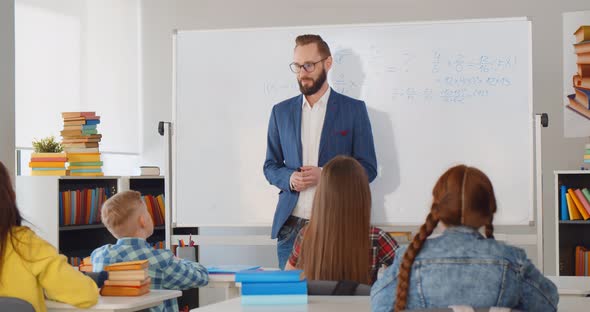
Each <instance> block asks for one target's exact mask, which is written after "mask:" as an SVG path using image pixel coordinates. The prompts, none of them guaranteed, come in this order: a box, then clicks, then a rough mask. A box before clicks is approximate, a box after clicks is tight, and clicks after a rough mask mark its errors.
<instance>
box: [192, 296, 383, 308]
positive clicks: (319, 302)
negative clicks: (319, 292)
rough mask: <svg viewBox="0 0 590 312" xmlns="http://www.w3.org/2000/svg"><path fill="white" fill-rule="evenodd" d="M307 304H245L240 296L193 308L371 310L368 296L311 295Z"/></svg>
mask: <svg viewBox="0 0 590 312" xmlns="http://www.w3.org/2000/svg"><path fill="white" fill-rule="evenodd" d="M308 298H309V300H308V303H307V304H300V305H250V306H243V305H242V304H241V301H240V300H241V299H240V297H237V298H233V299H230V300H226V301H222V302H219V303H215V304H211V305H208V306H204V307H201V308H198V309H193V310H191V311H194V312H218V311H219V312H232V311H239V312H241V311H245V312H248V311H257V312H258V311H261V312H264V311H269V312H270V311H272V312H275V311H285V312H325V311H338V312H365V311H366V312H369V311H371V305H370V303H369V297H368V296H309V297H308Z"/></svg>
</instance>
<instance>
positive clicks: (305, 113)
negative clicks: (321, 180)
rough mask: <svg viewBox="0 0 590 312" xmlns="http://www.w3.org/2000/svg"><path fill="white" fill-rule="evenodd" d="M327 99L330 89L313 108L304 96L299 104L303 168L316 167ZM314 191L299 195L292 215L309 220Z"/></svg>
mask: <svg viewBox="0 0 590 312" xmlns="http://www.w3.org/2000/svg"><path fill="white" fill-rule="evenodd" d="M329 98H330V88H328V90H327V91H326V93H324V95H322V97H321V98H320V99H319V100H318V101H317V102H316V103H315V104H314V105H313V106H311V105H309V103H308V102H307V99H306V98H305V96H304V97H303V103H302V104H301V105H302V108H301V149H302V150H301V153H302V156H303V159H302V162H303V165H304V166H315V167H318V158H319V154H320V139H321V137H322V129H323V127H324V118H325V117H326V106H327V105H328V99H329ZM315 189H316V187H315V186H312V187H309V188H307V189H306V190H304V191H302V192H300V193H299V199H298V200H297V204H296V205H295V209H293V213H292V215H294V216H296V217H299V218H305V219H309V217H310V216H311V207H312V204H313V196H314V194H315Z"/></svg>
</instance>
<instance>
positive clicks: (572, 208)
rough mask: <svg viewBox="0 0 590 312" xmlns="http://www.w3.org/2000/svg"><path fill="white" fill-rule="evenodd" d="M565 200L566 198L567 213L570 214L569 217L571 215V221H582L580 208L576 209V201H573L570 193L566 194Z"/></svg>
mask: <svg viewBox="0 0 590 312" xmlns="http://www.w3.org/2000/svg"><path fill="white" fill-rule="evenodd" d="M565 198H566V202H567V211H568V212H569V215H570V220H580V219H582V216H581V215H580V212H579V211H578V208H576V205H575V204H574V201H573V200H572V196H571V195H570V194H569V192H568V193H566V194H565Z"/></svg>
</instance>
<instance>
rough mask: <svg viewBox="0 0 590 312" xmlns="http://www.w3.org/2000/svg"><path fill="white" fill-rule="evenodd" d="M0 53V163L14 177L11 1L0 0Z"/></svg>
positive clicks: (12, 26) (12, 20) (12, 2)
mask: <svg viewBox="0 0 590 312" xmlns="http://www.w3.org/2000/svg"><path fill="white" fill-rule="evenodd" d="M0 51H2V53H0V161H2V163H4V165H5V166H6V167H7V168H8V170H10V171H11V173H12V174H13V175H14V174H15V171H16V166H15V153H14V144H15V143H14V119H15V116H14V103H15V100H14V1H13V0H0ZM13 178H14V176H13ZM13 181H14V179H13Z"/></svg>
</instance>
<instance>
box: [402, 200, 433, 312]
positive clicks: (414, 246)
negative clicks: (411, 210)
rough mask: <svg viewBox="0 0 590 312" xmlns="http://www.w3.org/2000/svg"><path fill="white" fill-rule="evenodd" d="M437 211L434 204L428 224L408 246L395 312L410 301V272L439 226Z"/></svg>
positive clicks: (424, 225)
mask: <svg viewBox="0 0 590 312" xmlns="http://www.w3.org/2000/svg"><path fill="white" fill-rule="evenodd" d="M436 209H437V207H436V204H432V208H431V212H430V213H429V214H428V216H427V217H426V222H425V223H424V224H423V225H422V226H421V227H420V231H419V232H418V233H417V234H416V236H414V240H412V243H411V244H410V245H409V246H408V249H407V250H406V253H405V254H404V257H403V261H402V263H401V266H400V269H399V275H398V277H397V292H396V299H395V309H394V311H395V312H399V311H402V310H404V309H405V308H406V303H407V299H408V288H409V283H410V272H411V271H412V264H413V263H414V259H416V256H417V255H418V253H419V252H420V249H422V245H424V241H426V239H427V238H428V236H430V234H432V231H434V229H435V228H436V226H437V224H438V218H436V217H435V216H434V214H433V213H432V211H435V210H436Z"/></svg>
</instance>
